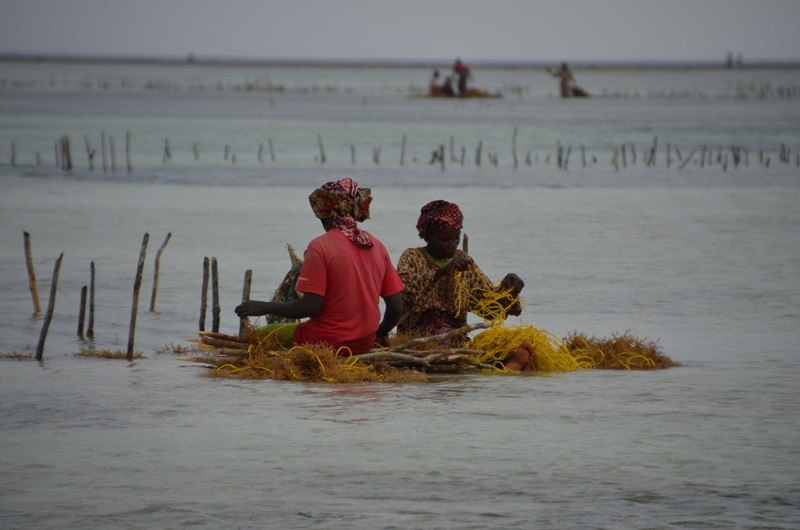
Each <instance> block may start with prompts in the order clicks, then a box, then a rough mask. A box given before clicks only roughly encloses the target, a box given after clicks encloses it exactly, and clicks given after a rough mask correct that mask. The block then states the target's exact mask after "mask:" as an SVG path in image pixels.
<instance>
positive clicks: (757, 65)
mask: <svg viewBox="0 0 800 530" xmlns="http://www.w3.org/2000/svg"><path fill="white" fill-rule="evenodd" d="M1 62H6V63H61V64H65V63H66V64H69V63H73V64H141V65H174V66H177V65H182V66H217V67H237V68H243V67H244V68H247V67H252V68H270V67H273V68H274V67H292V68H303V67H309V68H397V69H416V68H426V69H431V68H440V69H441V68H444V69H446V68H449V67H450V66H451V61H443V60H414V59H297V58H285V59H282V58H264V59H249V58H219V57H196V56H192V55H188V56H186V57H183V58H180V57H140V56H88V55H56V54H13V53H0V63H1ZM568 63H569V65H570V67H571V68H572V69H573V70H574V69H581V70H748V69H750V70H758V69H785V70H795V69H800V60H754V61H752V62H743V63H740V64H733V65H728V64H725V62H724V61H614V60H608V61H586V60H583V61H582V60H574V61H568ZM469 64H470V66H471V67H472V68H484V69H503V70H540V69H547V68H552V67H554V66H556V65H558V64H560V61H539V60H537V61H499V60H496V61H492V60H484V61H470V63H469Z"/></svg>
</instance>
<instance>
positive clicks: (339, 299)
mask: <svg viewBox="0 0 800 530" xmlns="http://www.w3.org/2000/svg"><path fill="white" fill-rule="evenodd" d="M371 239H372V241H373V243H374V246H373V247H372V248H363V247H359V246H357V245H355V244H353V243H352V242H351V241H350V240H349V239H347V238H346V237H345V236H344V234H342V232H341V231H340V230H337V229H333V230H329V231H328V232H326V233H325V234H323V235H321V236H319V237H317V238H316V239H314V240H312V241H311V243H309V245H308V248H307V249H306V252H305V255H304V258H303V267H302V269H301V270H300V276H299V277H298V278H297V283H296V284H295V289H296V290H297V291H298V292H301V293H313V294H318V295H320V296H322V297H324V298H325V302H324V303H323V305H322V311H321V312H320V313H319V314H318V315H316V316H313V317H311V318H310V319H308V320H307V321H305V322H302V323H301V324H300V325H299V326H297V330H296V331H295V333H294V343H295V344H318V343H327V344H330V345H331V346H333V347H334V348H338V347H341V346H347V347H349V348H350V350H351V351H352V352H353V353H364V352H367V351H369V350H371V349H372V347H373V346H374V345H375V332H376V331H378V326H379V325H380V322H381V311H380V306H379V305H378V303H379V298H380V297H386V296H391V295H393V294H396V293H399V292H400V291H402V290H403V282H402V280H400V276H399V275H398V274H397V271H396V270H395V268H394V265H393V264H392V260H391V258H389V253H388V252H387V251H386V247H384V246H383V244H382V243H381V242H380V241H378V240H377V239H375V238H374V237H371Z"/></svg>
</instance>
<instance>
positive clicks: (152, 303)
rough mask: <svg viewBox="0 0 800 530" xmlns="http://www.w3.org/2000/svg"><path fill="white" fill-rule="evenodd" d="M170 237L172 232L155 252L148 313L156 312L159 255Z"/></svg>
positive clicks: (168, 233)
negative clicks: (151, 292)
mask: <svg viewBox="0 0 800 530" xmlns="http://www.w3.org/2000/svg"><path fill="white" fill-rule="evenodd" d="M171 237H172V232H167V237H165V238H164V242H163V243H161V246H160V247H158V252H156V262H155V268H154V269H153V294H152V295H151V296H150V312H153V311H155V310H156V291H158V267H159V263H160V262H161V253H162V252H164V247H166V246H167V243H169V238H171Z"/></svg>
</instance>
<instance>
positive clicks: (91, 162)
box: [83, 134, 94, 171]
mask: <svg viewBox="0 0 800 530" xmlns="http://www.w3.org/2000/svg"><path fill="white" fill-rule="evenodd" d="M83 144H84V145H85V146H86V158H87V159H89V171H92V170H93V169H94V149H92V144H91V142H89V135H88V134H84V135H83Z"/></svg>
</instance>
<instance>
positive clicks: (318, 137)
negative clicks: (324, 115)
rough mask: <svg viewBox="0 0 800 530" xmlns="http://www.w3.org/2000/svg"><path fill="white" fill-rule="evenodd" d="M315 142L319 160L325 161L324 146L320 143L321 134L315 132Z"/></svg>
mask: <svg viewBox="0 0 800 530" xmlns="http://www.w3.org/2000/svg"><path fill="white" fill-rule="evenodd" d="M317 144H319V161H320V162H321V163H322V164H324V163H325V146H324V145H322V136H320V135H319V133H317Z"/></svg>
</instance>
